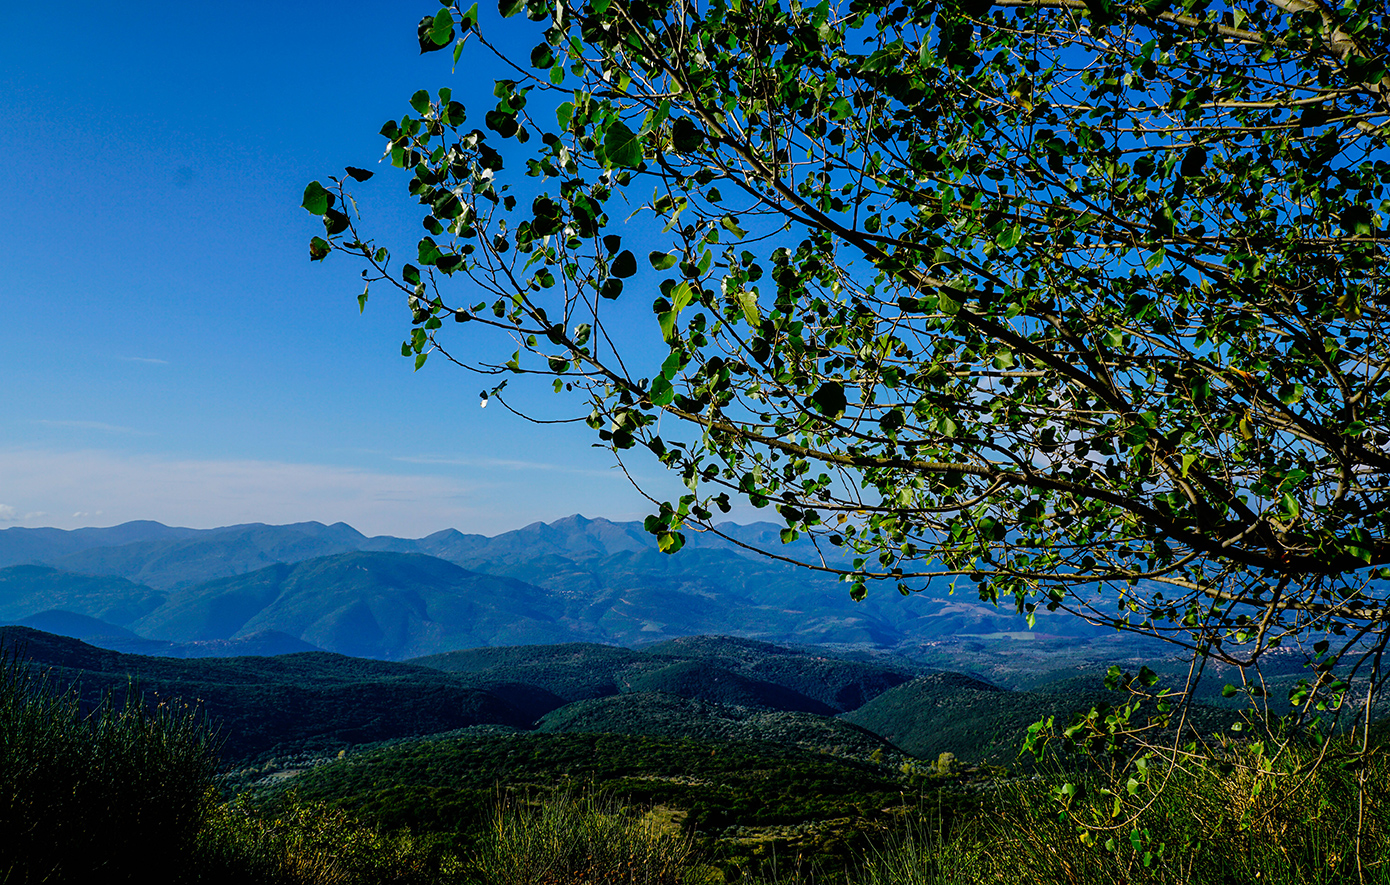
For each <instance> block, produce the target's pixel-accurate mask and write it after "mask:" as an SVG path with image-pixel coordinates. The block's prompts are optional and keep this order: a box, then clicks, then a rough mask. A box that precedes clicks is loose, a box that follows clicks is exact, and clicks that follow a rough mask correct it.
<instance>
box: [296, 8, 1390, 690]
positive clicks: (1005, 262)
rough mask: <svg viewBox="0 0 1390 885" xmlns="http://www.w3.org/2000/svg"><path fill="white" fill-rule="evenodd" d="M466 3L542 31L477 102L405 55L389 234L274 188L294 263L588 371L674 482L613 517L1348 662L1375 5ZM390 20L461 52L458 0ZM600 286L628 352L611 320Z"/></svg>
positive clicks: (1371, 521)
mask: <svg viewBox="0 0 1390 885" xmlns="http://www.w3.org/2000/svg"><path fill="white" fill-rule="evenodd" d="M500 12H501V14H502V15H503V16H514V15H517V14H519V13H525V15H526V17H527V18H529V19H531V20H532V21H534V22H537V23H538V26H537V39H538V40H539V41H540V42H538V44H537V45H536V47H535V49H534V50H532V51H531V53H530V57H529V59H509V58H503V61H504V62H505V63H506V64H508V65H510V66H511V67H510V70H511V73H510V74H509V75H508V76H509V77H510V79H499V80H497V81H496V88H495V90H494V95H495V98H496V103H495V105H494V106H492V107H489V108H487V109H486V110H485V113H484V114H483V127H482V128H475V127H474V126H473V125H472V120H471V118H470V117H468V113H467V110H466V109H465V107H464V106H463V105H462V104H461V103H460V102H458V101H456V100H454V98H453V96H452V93H451V92H450V91H449V90H448V89H441V90H439V92H438V93H437V94H430V93H428V92H426V91H421V92H418V93H416V94H415V96H414V97H413V98H412V99H411V102H410V103H411V107H412V109H413V112H412V113H410V114H407V115H406V116H404V117H402V118H401V119H400V120H393V121H390V122H388V123H387V124H386V125H385V127H384V128H383V129H382V135H383V136H384V137H385V138H386V139H387V142H388V146H387V156H388V157H389V159H390V162H391V164H392V165H393V166H395V167H399V168H401V169H403V170H406V171H407V172H408V173H409V185H408V187H409V192H410V194H411V195H412V196H413V197H415V198H416V199H418V201H419V203H420V204H421V206H422V207H424V208H423V212H424V226H425V228H426V229H427V230H428V235H427V236H425V237H423V238H422V239H420V240H419V242H418V244H416V245H415V247H414V249H413V252H412V262H413V263H410V264H405V265H403V266H401V267H400V268H399V270H394V269H392V268H390V267H389V261H390V253H389V252H388V250H387V249H386V248H384V247H381V246H379V245H378V244H377V242H376V241H374V240H373V239H370V238H369V237H368V234H367V232H365V231H364V230H362V229H361V228H360V219H359V217H358V216H357V214H356V212H355V210H354V207H355V203H353V201H352V197H351V194H350V192H349V190H348V187H349V185H350V182H349V181H348V178H351V179H354V180H356V181H364V180H365V179H366V178H367V177H368V176H369V175H370V174H371V173H368V172H366V171H364V170H361V169H357V168H353V167H349V168H348V170H347V177H346V178H342V179H339V178H333V179H331V180H330V183H329V186H327V187H325V186H324V185H322V184H321V183H319V182H314V183H312V184H310V185H309V187H308V189H307V190H306V192H305V200H304V206H305V208H306V209H308V210H309V211H310V212H312V213H313V214H316V215H322V216H323V219H324V223H325V225H326V228H327V233H326V236H325V237H315V238H314V240H313V242H312V243H311V246H310V253H311V257H312V258H314V259H322V258H324V257H325V256H327V255H328V254H330V253H331V252H333V251H343V252H347V253H350V254H353V255H355V256H357V257H358V258H360V259H361V260H362V261H363V262H365V266H366V269H365V270H364V272H363V276H364V277H366V278H367V283H368V286H371V285H377V286H380V285H383V284H387V285H391V286H394V287H395V288H397V289H399V290H400V291H401V292H403V293H404V295H405V297H406V298H407V299H408V302H409V306H410V309H411V311H412V318H413V322H414V326H413V328H412V329H411V333H410V337H409V338H408V339H407V340H406V342H405V344H404V345H403V347H402V353H403V354H404V355H406V356H408V357H412V358H413V359H414V360H415V362H416V366H417V368H418V367H419V366H420V365H422V364H423V363H424V362H425V360H426V358H427V357H428V356H430V355H432V354H435V353H438V354H440V355H441V356H443V357H445V358H447V359H449V360H452V361H454V362H456V363H458V364H460V365H463V366H466V367H467V368H470V369H472V370H474V371H477V372H481V373H483V374H484V375H490V376H503V377H504V378H509V377H511V376H513V375H528V374H541V375H548V376H553V383H554V387H555V389H556V390H557V391H561V392H565V393H571V394H573V395H577V396H581V397H583V398H584V401H585V403H586V407H587V408H588V409H590V414H589V416H588V418H587V420H588V422H589V424H590V426H591V427H592V428H593V429H594V430H595V431H596V432H597V434H598V436H599V438H600V439H601V440H602V441H603V442H604V443H606V444H607V445H609V446H611V447H612V448H613V450H614V451H615V452H617V453H619V454H620V455H621V454H623V453H625V452H628V451H629V450H632V449H634V448H637V447H639V446H641V447H645V448H646V449H648V450H650V452H651V453H652V455H653V456H655V457H656V458H658V459H659V460H660V461H661V463H663V464H664V465H666V466H667V467H669V468H670V469H671V470H674V471H677V472H679V473H680V475H681V476H682V477H683V478H684V481H685V484H686V485H687V487H688V489H689V491H688V494H686V495H684V497H682V498H680V499H679V500H678V501H674V502H656V503H658V504H659V507H658V509H659V511H660V512H659V514H658V515H656V516H654V517H652V518H650V519H649V520H648V528H649V529H650V530H652V531H653V532H654V533H656V534H657V535H658V538H659V544H660V546H661V547H662V549H664V550H669V551H673V550H676V549H678V548H679V547H680V545H681V543H682V535H681V533H680V530H681V528H682V527H683V526H687V525H690V524H696V525H699V526H703V527H704V528H706V529H708V528H710V527H711V523H712V521H713V520H714V519H715V518H716V513H717V512H718V511H727V509H728V508H729V506H730V503H731V501H732V500H733V499H735V498H743V499H746V500H748V501H750V502H751V503H752V504H753V505H755V506H757V507H771V508H774V509H775V511H776V513H777V514H778V515H779V517H780V519H781V520H782V521H783V522H784V523H785V526H786V529H785V531H784V532H783V539H784V540H788V541H789V540H793V539H796V538H798V537H808V538H809V539H810V540H811V541H813V542H814V543H815V544H816V545H817V549H819V550H822V551H825V552H826V553H827V555H826V556H824V557H817V558H813V560H812V561H808V562H806V563H805V564H806V565H808V566H810V567H813V568H820V569H828V570H831V571H837V570H838V571H840V573H841V574H842V575H843V576H844V578H845V579H846V580H847V582H848V583H849V584H850V588H851V592H852V594H853V595H855V596H856V597H862V596H863V594H864V593H865V592H866V591H867V589H868V588H869V587H870V586H872V585H874V584H875V582H888V583H890V584H891V585H895V586H896V587H897V588H898V589H899V590H901V591H902V592H903V593H909V592H912V591H914V590H917V589H920V588H921V587H922V586H924V584H925V583H926V582H927V581H930V580H932V579H936V578H951V579H956V578H963V579H965V580H968V581H970V582H973V584H974V585H975V586H976V587H977V588H978V591H979V593H980V596H981V597H982V598H984V599H987V600H993V601H996V602H998V601H1000V600H1004V601H1012V604H1013V605H1015V606H1016V607H1017V608H1018V610H1019V611H1020V612H1021V613H1023V614H1025V615H1026V616H1028V617H1030V619H1031V617H1032V614H1033V613H1034V611H1035V610H1036V607H1037V606H1039V605H1041V606H1045V607H1046V608H1048V609H1058V608H1062V609H1067V610H1070V611H1074V612H1076V613H1077V614H1080V615H1081V616H1083V617H1087V618H1089V619H1091V620H1093V621H1096V622H1099V623H1106V624H1113V625H1115V626H1116V627H1118V628H1120V629H1125V630H1132V631H1136V632H1140V633H1147V634H1153V635H1157V636H1161V637H1163V638H1165V639H1168V640H1171V641H1173V642H1176V643H1178V644H1179V645H1182V646H1184V647H1186V648H1188V649H1190V650H1193V651H1194V652H1195V653H1197V654H1198V655H1199V656H1210V657H1213V658H1215V659H1218V660H1221V661H1224V662H1227V663H1231V664H1237V665H1241V666H1252V665H1258V663H1259V661H1260V660H1261V658H1262V656H1264V655H1266V653H1267V652H1268V651H1269V650H1270V649H1273V648H1277V647H1279V646H1281V645H1284V646H1286V647H1287V646H1292V645H1294V644H1296V643H1299V642H1301V641H1304V640H1307V641H1308V643H1309V644H1310V645H1311V646H1312V647H1311V648H1309V649H1308V653H1309V655H1310V657H1312V658H1313V659H1314V661H1315V663H1316V666H1317V668H1318V669H1317V671H1316V676H1315V678H1314V679H1312V680H1311V682H1309V683H1306V684H1304V685H1303V686H1302V687H1301V688H1299V689H1298V690H1297V691H1296V693H1295V694H1294V695H1293V696H1292V700H1293V701H1294V702H1295V704H1296V705H1301V707H1302V708H1303V709H1309V710H1311V709H1313V707H1314V706H1316V705H1318V704H1325V703H1332V704H1333V705H1334V706H1335V705H1336V704H1337V702H1338V701H1337V696H1338V693H1339V692H1341V691H1344V690H1345V688H1346V683H1345V681H1343V680H1341V679H1333V678H1332V677H1331V675H1330V672H1331V670H1330V667H1331V664H1332V662H1333V661H1335V660H1340V661H1341V663H1342V664H1343V665H1344V668H1345V667H1350V668H1351V669H1352V670H1355V669H1356V668H1357V667H1362V668H1363V669H1362V673H1363V674H1365V673H1370V674H1372V675H1373V676H1374V678H1373V679H1372V685H1374V684H1375V683H1376V682H1377V681H1378V680H1379V678H1380V675H1379V674H1380V669H1379V667H1378V662H1379V655H1380V654H1381V652H1382V651H1383V650H1384V648H1385V644H1386V641H1387V639H1388V638H1390V631H1387V626H1390V618H1387V614H1388V613H1390V590H1387V589H1386V585H1385V584H1384V580H1385V579H1386V578H1387V577H1390V522H1387V511H1390V422H1388V421H1387V418H1388V417H1390V415H1388V413H1387V403H1390V315H1388V314H1387V310H1390V295H1387V292H1386V289H1385V284H1384V282H1383V275H1384V271H1385V262H1386V253H1385V243H1384V238H1385V234H1384V230H1385V226H1386V218H1387V216H1388V215H1390V201H1387V200H1386V199H1385V196H1386V195H1385V189H1386V185H1387V183H1390V162H1388V161H1390V153H1388V152H1387V145H1386V135H1387V131H1390V130H1387V126H1390V122H1388V121H1390V75H1387V69H1386V65H1387V57H1388V56H1387V49H1390V40H1388V38H1387V10H1386V8H1385V6H1384V4H1383V3H1382V2H1376V0H1346V2H1343V3H1342V4H1341V5H1339V6H1335V7H1334V6H1332V5H1331V4H1329V3H1326V2H1324V0H1228V2H1213V0H1147V2H1141V3H1134V4H1130V5H1126V4H1123V3H1118V2H1113V0H997V2H990V0H945V2H941V3H935V4H926V3H908V2H900V0H879V2H876V3H875V2H869V0H848V2H843V0H841V2H835V3H832V2H831V0H822V2H820V3H819V5H815V6H810V5H803V4H802V3H800V2H798V0H785V2H783V0H704V2H699V3H694V2H692V3H685V2H670V3H665V2H656V0H587V2H580V3H574V4H571V2H569V0H544V2H542V0H501V4H500ZM418 39H419V42H420V48H421V52H430V51H434V50H439V49H447V48H450V47H452V48H453V56H454V60H455V63H456V64H457V63H458V61H459V60H460V58H462V56H463V53H465V52H474V51H477V52H483V53H486V52H488V51H493V52H496V50H495V48H494V45H493V44H492V43H490V42H489V41H488V40H487V39H486V36H485V35H484V33H482V31H480V29H479V25H478V13H477V7H476V6H474V7H472V8H471V9H466V10H465V9H464V8H462V6H459V5H448V4H446V5H445V6H443V8H441V9H439V11H438V12H436V13H435V14H434V15H432V16H427V17H426V18H425V19H424V20H422V21H421V22H420V25H419V30H418ZM629 215H635V216H636V220H634V221H626V219H627V218H628V217H629ZM634 240H637V241H638V242H639V243H641V244H642V245H641V246H636V247H634V246H633V245H632V244H633V241H634ZM653 241H654V242H655V245H656V248H652V244H653ZM647 265H649V266H650V269H651V270H650V272H649V271H648V270H647ZM480 291H481V292H485V293H487V294H486V297H484V298H481V299H478V298H477V295H476V293H478V292H480ZM367 294H368V293H367V292H366V291H364V292H363V293H362V295H361V297H360V302H361V304H363V305H365V303H366V298H367ZM634 298H637V299H641V300H642V303H644V304H645V301H646V299H647V298H653V299H654V301H653V305H652V311H653V314H654V318H655V321H656V322H655V323H654V324H653V326H652V329H653V331H652V336H653V338H654V337H655V335H656V334H658V333H657V331H656V330H657V329H659V334H660V336H661V339H662V342H663V344H662V348H661V356H662V357H664V358H659V359H652V360H645V359H642V358H640V357H634V356H633V354H634V353H635V352H636V351H637V350H640V346H641V342H634V341H633V340H631V339H630V338H624V337H623V333H624V331H627V330H625V329H623V328H619V327H616V326H615V325H614V324H613V323H612V322H611V321H610V317H611V316H613V313H614V310H615V306H614V305H610V304H609V301H610V300H615V299H624V300H631V299H634ZM462 299H467V300H462ZM446 320H452V321H455V322H457V323H462V324H463V325H461V326H455V325H450V326H449V327H447V329H446V326H445V321H446ZM490 336H491V337H490ZM499 345H502V346H499ZM489 347H497V350H496V351H495V352H494V351H492V350H489ZM508 354H510V357H508ZM489 383H491V382H489ZM504 384H505V380H502V381H501V383H497V384H495V385H494V386H492V387H490V388H489V389H487V390H485V391H484V394H483V397H484V399H485V400H486V399H487V398H488V397H489V396H493V397H494V398H498V399H501V397H500V396H498V394H499V393H500V392H501V391H502V388H503V386H504ZM503 402H504V403H505V400H503ZM658 419H660V421H661V423H660V424H658ZM658 428H659V429H658ZM677 428H679V429H677ZM836 548H841V549H842V550H843V551H846V552H847V555H848V557H849V559H848V560H846V559H837V558H836V555H834V554H837V553H838V552H839V551H838V550H837V549H836ZM769 552H770V553H773V554H778V551H769ZM779 555H780V554H779ZM846 563H848V564H846ZM1314 641H1316V643H1317V644H1316V645H1313V642H1314ZM1331 642H1335V643H1336V645H1335V647H1334V646H1332V645H1331V644H1330V643H1331ZM1348 655H1350V656H1348ZM1329 693H1330V696H1329Z"/></svg>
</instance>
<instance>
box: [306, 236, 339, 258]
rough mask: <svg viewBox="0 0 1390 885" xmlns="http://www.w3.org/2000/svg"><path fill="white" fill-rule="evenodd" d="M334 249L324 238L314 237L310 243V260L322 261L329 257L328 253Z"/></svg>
mask: <svg viewBox="0 0 1390 885" xmlns="http://www.w3.org/2000/svg"><path fill="white" fill-rule="evenodd" d="M332 249H333V247H332V246H330V245H328V241H327V240H325V239H324V238H323V237H314V238H313V239H312V240H310V241H309V260H310V261H322V260H323V259H325V258H327V257H328V253H329V252H331V251H332Z"/></svg>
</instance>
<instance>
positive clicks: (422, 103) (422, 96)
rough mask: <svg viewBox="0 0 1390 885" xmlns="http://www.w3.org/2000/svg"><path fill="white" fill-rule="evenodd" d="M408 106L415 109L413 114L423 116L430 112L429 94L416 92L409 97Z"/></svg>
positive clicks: (423, 91)
mask: <svg viewBox="0 0 1390 885" xmlns="http://www.w3.org/2000/svg"><path fill="white" fill-rule="evenodd" d="M410 106H411V107H412V108H414V109H415V113H417V114H419V115H421V116H424V115H425V114H428V113H429V112H430V94H429V93H428V92H426V91H425V90H423V89H420V90H417V91H416V93H415V94H414V95H412V96H411V97H410Z"/></svg>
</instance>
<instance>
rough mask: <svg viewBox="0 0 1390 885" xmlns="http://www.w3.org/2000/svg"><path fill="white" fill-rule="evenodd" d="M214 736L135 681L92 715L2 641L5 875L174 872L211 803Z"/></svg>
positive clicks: (132, 876) (0, 772)
mask: <svg viewBox="0 0 1390 885" xmlns="http://www.w3.org/2000/svg"><path fill="white" fill-rule="evenodd" d="M216 750H217V747H216V742H215V739H214V738H213V736H212V735H211V734H210V732H209V731H208V730H207V729H206V728H205V727H204V725H203V723H202V722H201V721H200V720H199V719H198V717H197V716H195V715H194V714H193V712H192V711H190V710H187V709H184V708H179V709H171V708H169V707H167V706H165V705H160V706H158V707H156V708H155V709H150V708H148V707H147V706H146V705H145V703H144V702H143V700H142V698H141V697H140V696H139V695H138V693H137V692H135V691H134V690H131V691H128V692H127V693H126V696H125V698H124V699H123V700H121V701H118V700H116V699H115V698H114V697H112V696H110V695H108V696H107V697H106V699H105V700H104V701H103V702H102V703H101V704H100V705H99V706H98V707H97V708H96V709H95V710H93V711H91V712H89V713H86V714H85V715H84V713H83V711H82V710H81V707H80V704H79V701H78V698H77V695H76V693H75V692H73V691H67V692H64V691H59V690H57V689H56V688H55V687H54V686H53V685H52V684H51V683H50V682H49V681H48V680H47V679H45V678H40V677H36V676H35V675H34V674H33V673H32V672H31V670H30V668H29V667H28V666H27V665H26V664H25V663H24V662H23V661H22V660H21V659H20V658H19V656H18V655H17V654H16V653H15V652H14V650H12V649H11V650H0V834H3V837H2V838H3V843H4V848H3V849H0V882H4V883H6V885H27V883H38V882H44V883H55V885H56V883H65V882H83V883H86V882H95V881H100V882H122V881H137V880H138V881H143V882H158V881H173V880H175V879H176V878H178V877H179V876H180V875H181V870H182V869H183V868H184V867H185V865H186V862H187V859H188V857H189V854H190V852H191V851H192V850H193V846H194V844H195V842H196V840H197V836H198V833H199V831H200V830H201V829H202V827H203V824H204V822H205V821H206V820H207V817H208V814H209V813H210V812H211V810H212V807H213V798H212V791H213V787H214V785H215V783H216V775H217V767H218V761H217V754H216Z"/></svg>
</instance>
